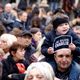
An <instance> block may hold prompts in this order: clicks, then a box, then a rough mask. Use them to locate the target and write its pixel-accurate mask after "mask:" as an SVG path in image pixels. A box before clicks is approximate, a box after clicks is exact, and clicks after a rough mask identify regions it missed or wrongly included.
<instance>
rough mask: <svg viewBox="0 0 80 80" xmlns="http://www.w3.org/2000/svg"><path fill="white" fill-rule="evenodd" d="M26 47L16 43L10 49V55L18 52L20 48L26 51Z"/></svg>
mask: <svg viewBox="0 0 80 80" xmlns="http://www.w3.org/2000/svg"><path fill="white" fill-rule="evenodd" d="M25 47H26V46H24V45H23V44H21V43H19V42H14V43H13V45H12V46H11V47H10V48H9V52H10V55H12V54H11V52H12V51H13V52H15V53H16V51H17V50H18V48H21V49H25Z"/></svg>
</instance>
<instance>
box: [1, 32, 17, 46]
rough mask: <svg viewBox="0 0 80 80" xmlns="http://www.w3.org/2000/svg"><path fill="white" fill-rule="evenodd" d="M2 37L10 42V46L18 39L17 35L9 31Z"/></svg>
mask: <svg viewBox="0 0 80 80" xmlns="http://www.w3.org/2000/svg"><path fill="white" fill-rule="evenodd" d="M0 39H1V40H4V41H6V42H7V44H8V47H10V46H12V44H13V43H14V42H16V41H17V38H16V36H14V35H12V34H9V33H4V34H2V35H1V37H0Z"/></svg>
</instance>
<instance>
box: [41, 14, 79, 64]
mask: <svg viewBox="0 0 80 80" xmlns="http://www.w3.org/2000/svg"><path fill="white" fill-rule="evenodd" d="M52 24H53V28H54V29H53V30H52V31H51V32H49V33H48V34H47V35H46V39H45V41H44V43H43V45H42V49H41V52H42V54H43V55H45V56H46V60H47V61H48V62H49V61H52V59H53V53H54V49H53V43H54V39H55V38H57V37H59V36H61V35H69V36H71V37H72V43H70V44H69V48H70V49H71V51H72V53H73V56H74V57H73V58H74V60H75V61H77V62H78V63H79V60H78V56H80V39H79V37H78V36H77V35H76V34H75V33H74V32H73V31H72V30H71V29H70V26H69V17H68V16H67V15H65V14H61V13H58V14H56V15H55V16H54V17H53V21H52Z"/></svg>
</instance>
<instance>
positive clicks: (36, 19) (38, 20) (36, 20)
mask: <svg viewBox="0 0 80 80" xmlns="http://www.w3.org/2000/svg"><path fill="white" fill-rule="evenodd" d="M34 22H36V24H37V26H35V25H34ZM40 24H41V21H40V18H39V17H38V16H34V17H33V18H32V23H31V27H32V28H34V27H37V28H40Z"/></svg>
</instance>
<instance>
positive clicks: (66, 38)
mask: <svg viewBox="0 0 80 80" xmlns="http://www.w3.org/2000/svg"><path fill="white" fill-rule="evenodd" d="M70 43H72V37H71V36H70V35H62V36H59V37H56V38H55V39H54V43H53V48H54V51H56V50H58V49H61V48H68V47H69V44H70Z"/></svg>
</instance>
